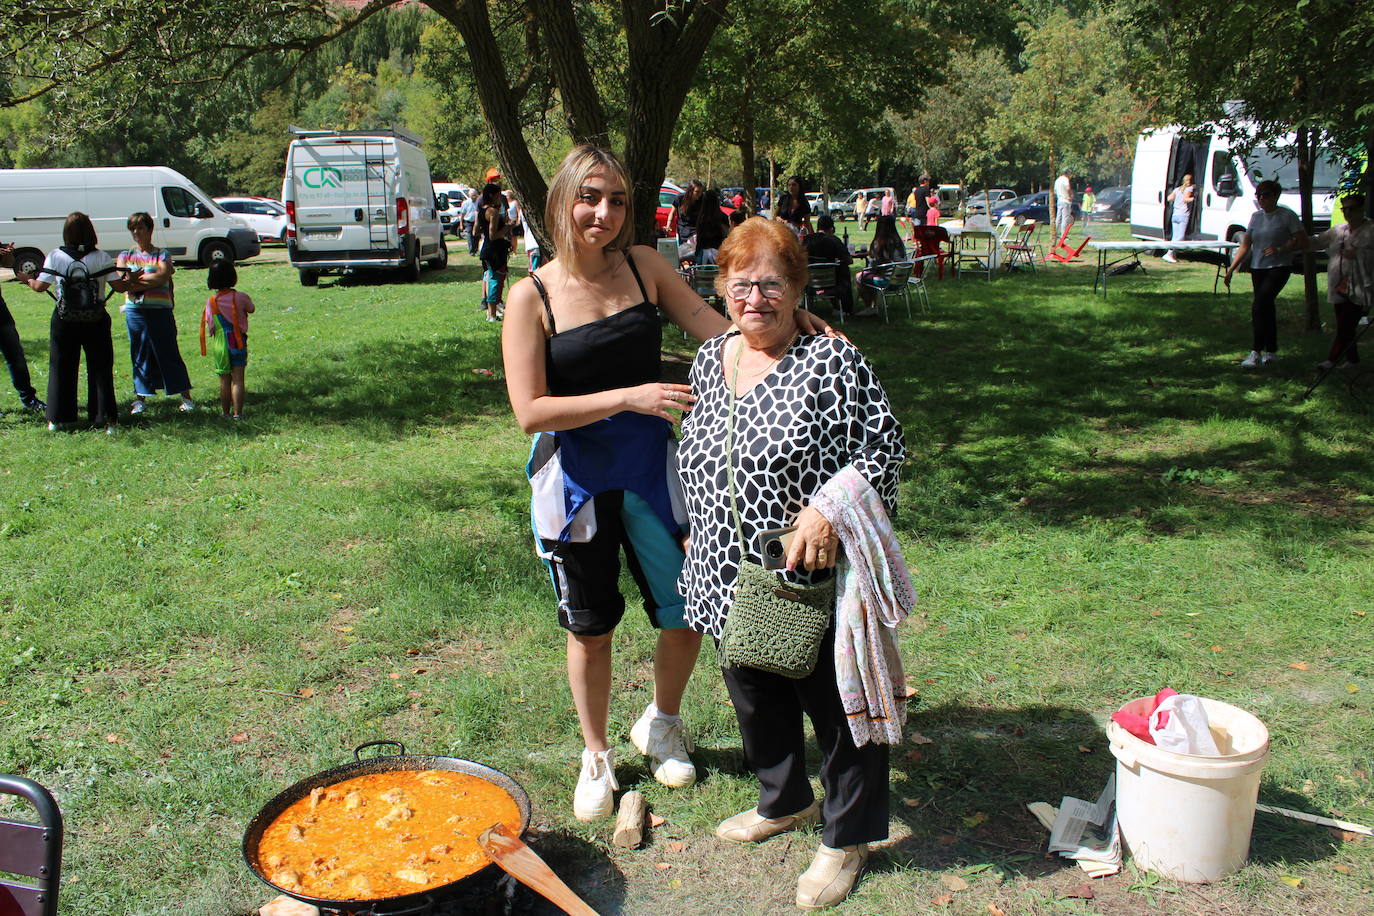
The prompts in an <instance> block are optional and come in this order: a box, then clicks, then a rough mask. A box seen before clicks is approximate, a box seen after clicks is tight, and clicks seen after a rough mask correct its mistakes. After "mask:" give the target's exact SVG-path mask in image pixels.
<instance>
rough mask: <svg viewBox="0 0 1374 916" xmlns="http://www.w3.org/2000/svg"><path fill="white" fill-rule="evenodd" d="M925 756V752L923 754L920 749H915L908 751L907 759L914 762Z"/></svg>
mask: <svg viewBox="0 0 1374 916" xmlns="http://www.w3.org/2000/svg"><path fill="white" fill-rule="evenodd" d="M924 756H925V754H922V753H921V752H920V751H918V750H915V749H913V750H909V751H907V752H906V759H907V760H910V761H912V762H913V763H914V762H916V761H917V760H920V759H921V758H922V757H924Z"/></svg>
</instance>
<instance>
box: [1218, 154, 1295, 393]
mask: <svg viewBox="0 0 1374 916" xmlns="http://www.w3.org/2000/svg"><path fill="white" fill-rule="evenodd" d="M1282 192H1283V187H1282V186H1281V185H1280V184H1279V183H1278V182H1277V181H1261V182H1260V183H1259V184H1257V185H1255V201H1256V202H1257V203H1258V204H1259V209H1258V210H1256V211H1255V215H1254V216H1252V217H1250V225H1249V226H1248V227H1246V230H1245V234H1244V235H1242V236H1241V237H1240V247H1239V248H1237V249H1236V256H1235V260H1233V261H1232V262H1231V266H1230V267H1228V268H1226V275H1225V277H1224V278H1223V279H1224V280H1225V282H1226V288H1227V289H1230V288H1231V275H1232V274H1234V273H1235V272H1236V268H1238V267H1240V265H1241V264H1243V263H1245V261H1246V260H1247V259H1248V260H1249V261H1250V282H1251V284H1253V286H1254V290H1255V298H1254V300H1253V301H1252V302H1251V304H1250V327H1251V330H1252V332H1253V336H1254V345H1253V347H1252V348H1251V350H1250V354H1249V355H1248V356H1246V357H1245V359H1243V360H1241V361H1240V364H1241V366H1242V368H1245V369H1253V368H1255V367H1256V366H1268V365H1270V364H1271V363H1273V362H1274V360H1276V359H1278V357H1279V325H1278V306H1277V300H1278V297H1279V293H1280V292H1282V291H1283V287H1284V285H1285V284H1287V283H1288V278H1289V277H1290V276H1291V275H1292V273H1293V252H1295V251H1302V250H1303V249H1305V248H1306V247H1307V233H1306V232H1304V231H1303V227H1302V220H1300V219H1298V214H1296V213H1294V212H1293V211H1292V210H1290V209H1288V208H1287V207H1280V206H1279V194H1281V193H1282Z"/></svg>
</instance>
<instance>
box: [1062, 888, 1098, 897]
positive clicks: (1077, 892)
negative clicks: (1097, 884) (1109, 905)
mask: <svg viewBox="0 0 1374 916" xmlns="http://www.w3.org/2000/svg"><path fill="white" fill-rule="evenodd" d="M1064 896H1065V897H1077V898H1078V899H1079V900H1091V899H1093V898H1094V897H1096V896H1097V895H1096V894H1095V893H1093V886H1092V885H1091V884H1080V885H1078V886H1077V887H1075V888H1074V889H1073V890H1071V891H1069V892H1068V893H1066V894H1065V895H1064Z"/></svg>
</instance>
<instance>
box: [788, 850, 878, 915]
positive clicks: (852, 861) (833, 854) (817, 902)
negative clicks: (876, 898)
mask: <svg viewBox="0 0 1374 916" xmlns="http://www.w3.org/2000/svg"><path fill="white" fill-rule="evenodd" d="M867 862H868V844H867V843H860V844H858V845H857V846H843V847H841V848H839V849H832V848H831V847H829V846H827V845H825V844H824V843H822V844H821V848H820V849H817V850H816V857H815V858H814V859H812V860H811V867H810V868H808V869H807V870H806V871H805V872H804V873H803V874H802V876H801V878H799V879H798V880H797V906H799V907H801V908H802V909H804V910H816V909H820V908H821V907H827V906H834V905H835V904H837V903H839V902H840V901H841V900H843V899H844V898H846V897H848V896H849V892H850V891H852V890H854V882H856V881H858V880H859V874H860V872H862V871H863V870H864V865H865V864H866V863H867Z"/></svg>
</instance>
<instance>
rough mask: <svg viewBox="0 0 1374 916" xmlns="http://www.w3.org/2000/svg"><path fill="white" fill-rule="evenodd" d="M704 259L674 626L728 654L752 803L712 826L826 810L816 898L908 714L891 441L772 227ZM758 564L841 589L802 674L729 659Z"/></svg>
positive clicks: (894, 434) (881, 814)
mask: <svg viewBox="0 0 1374 916" xmlns="http://www.w3.org/2000/svg"><path fill="white" fill-rule="evenodd" d="M717 264H718V265H719V267H720V270H721V278H722V279H721V280H719V281H718V288H719V290H720V292H721V293H722V294H723V295H724V296H725V298H726V301H727V305H728V308H729V312H730V318H731V319H733V321H734V327H732V328H731V329H730V330H728V331H726V332H725V333H723V334H721V335H720V336H718V337H714V338H712V339H710V340H708V341H706V342H705V343H704V344H703V345H702V347H701V349H700V351H699V352H698V353H697V357H696V361H695V362H694V363H693V366H692V372H691V384H692V388H693V391H694V392H695V393H696V396H697V402H696V404H695V406H694V407H693V408H692V411H691V413H690V414H688V415H687V416H686V417H685V418H684V421H683V439H682V445H681V448H680V450H679V453H678V460H679V473H680V476H681V478H682V482H683V487H684V491H685V495H686V498H687V512H688V519H689V522H690V526H691V539H690V542H689V546H688V552H687V560H686V563H685V564H684V566H683V571H682V577H681V580H680V582H681V588H682V591H683V594H684V595H685V597H686V615H687V620H688V622H689V623H690V624H691V625H692V626H693V627H694V628H696V629H698V630H701V631H702V632H704V633H709V634H710V635H711V636H713V637H715V638H716V639H717V640H718V641H719V642H718V647H719V648H720V650H721V652H723V653H726V657H725V658H724V659H723V661H722V671H723V673H724V676H725V683H726V686H727V688H728V690H729V692H730V697H731V699H732V701H733V703H734V707H735V715H736V717H737V718H738V721H739V727H740V735H741V738H742V740H743V744H744V752H745V756H746V758H747V760H748V763H749V766H750V768H751V769H753V771H754V773H755V774H756V775H757V777H758V780H759V801H758V805H757V806H756V807H755V808H753V809H751V810H749V811H745V812H742V813H740V814H737V815H735V816H734V817H731V818H728V819H727V820H725V821H724V822H723V823H721V825H720V826H719V827H718V828H717V830H716V835H717V836H718V837H720V838H721V839H723V840H726V841H727V842H737V843H745V842H758V841H761V840H765V839H768V838H769V837H772V836H776V835H777V834H780V833H782V832H784V831H787V830H791V829H793V828H796V827H798V826H801V825H803V824H806V823H810V822H812V821H814V820H815V819H816V818H817V816H818V815H822V816H823V817H824V820H825V829H824V833H823V834H822V842H821V846H820V848H819V850H818V851H817V853H816V856H815V859H814V860H813V862H812V863H811V867H810V868H809V869H808V870H807V871H806V873H805V874H803V875H802V876H801V879H800V881H799V882H798V884H797V897H796V901H797V905H798V906H802V907H822V906H830V905H832V904H834V903H837V902H838V901H840V900H842V899H844V898H845V897H846V896H847V895H848V894H849V892H850V890H851V889H852V888H853V886H854V882H855V880H856V879H857V878H858V875H859V873H860V871H862V869H863V866H864V863H865V862H866V860H867V858H868V844H869V843H870V842H874V841H878V840H882V839H885V838H886V837H887V829H888V805H887V797H888V789H887V767H888V748H887V744H889V743H892V742H894V741H897V740H900V738H901V722H902V721H903V718H904V714H905V710H904V708H903V707H902V700H901V698H900V696H899V694H901V693H902V691H901V690H899V689H896V687H897V685H898V684H899V683H900V679H901V663H900V660H899V659H898V657H897V655H896V648H895V639H894V634H893V629H892V628H893V627H895V625H896V623H897V622H898V621H900V619H901V618H902V617H903V616H905V613H906V611H907V610H908V609H909V608H910V606H911V604H912V603H913V602H914V597H913V596H912V594H911V590H910V581H909V580H908V579H907V577H906V573H905V570H904V568H903V567H902V563H901V554H900V548H899V547H897V546H896V544H895V541H894V540H893V539H892V537H891V528H890V525H889V524H888V521H887V512H888V511H889V510H890V509H891V507H892V505H893V503H894V501H895V499H896V495H897V475H898V469H899V468H900V466H901V464H902V459H903V455H904V454H905V448H904V446H903V443H902V431H901V427H900V426H899V425H898V423H897V420H896V418H895V417H894V416H893V414H892V410H891V408H890V407H889V405H888V402H887V397H886V395H885V394H884V393H883V389H882V386H881V385H879V383H878V380H877V379H876V378H875V377H874V375H873V370H872V368H871V367H870V366H869V365H868V363H867V362H866V361H865V360H864V358H863V357H862V356H861V355H860V354H859V352H858V351H857V350H856V349H855V348H854V347H853V346H852V345H851V344H849V342H847V341H845V340H842V339H836V338H829V337H819V336H812V335H809V334H806V333H805V332H803V331H802V330H801V329H800V328H799V327H798V325H797V322H796V315H797V303H798V301H799V299H800V298H801V295H802V292H803V290H804V288H805V286H806V255H805V253H804V252H803V250H802V247H801V244H800V243H799V242H798V241H797V239H796V237H795V236H794V235H793V233H792V231H791V230H790V229H789V228H788V227H787V225H786V224H785V223H781V222H769V221H765V220H762V219H749V220H745V222H744V224H743V225H741V226H739V227H738V228H736V229H735V230H734V231H733V232H732V233H731V234H730V237H729V238H728V239H726V241H725V244H724V245H722V246H721V249H720V253H719V256H718V259H717ZM856 517H857V519H858V522H857V524H856V523H855V518H856ZM786 528H793V529H794V531H793V532H792V534H791V538H790V542H788V543H787V546H786V547H782V546H781V544H779V543H776V542H774V541H773V539H774V538H775V537H776V531H777V530H778V529H786ZM856 538H857V540H856ZM860 542H864V543H860ZM842 544H843V551H842V549H841V548H842ZM851 546H853V548H854V550H852V551H851ZM770 547H771V549H770ZM875 547H876V550H875V549H874V548H875ZM766 553H771V554H773V555H774V556H775V557H776V559H777V560H778V561H779V562H778V564H777V565H780V566H785V567H786V568H785V569H784V570H781V577H780V578H777V577H776V574H774V573H771V572H766V571H763V570H760V569H759V565H760V564H761V565H767V564H766V563H764V562H763V559H764V557H763V555H764V554H766ZM784 554H785V556H784ZM837 561H839V567H838V569H837V565H836V564H837ZM860 571H862V572H863V575H859V573H860ZM758 572H763V575H764V576H765V577H769V576H774V577H775V578H774V579H773V581H772V585H770V586H765V588H766V590H776V592H777V593H778V594H782V595H784V596H787V595H796V594H798V593H799V592H802V591H806V592H810V593H812V594H813V595H814V593H815V590H816V588H818V587H823V586H824V584H825V583H826V582H827V580H828V581H830V582H831V583H835V584H837V585H838V611H837V610H836V609H835V607H834V599H831V601H830V602H828V603H825V604H821V605H819V607H820V608H821V609H820V611H819V612H818V613H817V614H816V615H815V616H814V617H813V618H812V619H813V622H814V621H815V619H816V618H819V626H818V627H817V628H816V631H815V633H814V639H813V641H811V644H810V646H809V647H808V648H809V650H810V651H813V652H815V653H816V655H815V658H816V660H815V663H814V667H813V668H812V669H811V670H810V671H809V673H808V672H807V671H805V670H804V669H803V670H791V671H790V673H787V674H783V673H777V672H776V671H774V670H771V669H764V668H760V667H757V666H756V665H753V663H750V664H748V665H746V664H734V663H733V660H732V657H731V655H730V653H731V652H732V651H734V650H733V649H732V643H731V638H732V637H731V631H732V628H733V627H737V624H736V621H737V620H738V617H737V615H740V616H741V617H742V616H743V615H742V614H741V612H740V606H742V605H743V603H744V602H742V601H741V600H740V599H741V596H742V594H743V592H742V591H741V589H742V587H743V586H742V583H744V582H745V579H746V575H745V574H746V573H748V576H749V577H754V576H755V575H756V574H757V573H758ZM837 579H838V582H837V583H836V580H837ZM765 581H767V580H766V579H765ZM875 581H876V582H879V583H882V584H880V585H879V587H878V588H876V589H874V588H872V587H871V586H872V584H873V583H874V582H875ZM832 587H833V586H832ZM794 590H795V591H794ZM787 613H791V612H790V611H789V612H787ZM798 613H801V612H800V609H798ZM779 629H780V630H781V629H789V628H788V627H781V628H779ZM722 636H724V639H723V641H722ZM769 638H770V639H771V638H772V637H771V635H770V637H769ZM765 641H767V640H765ZM894 678H895V680H894ZM803 712H805V713H806V714H807V715H808V716H809V717H810V719H811V722H812V725H813V726H814V728H815V732H816V739H817V743H818V744H819V745H820V748H821V769H820V779H821V785H822V786H823V787H824V790H825V799H824V801H823V802H820V803H818V802H817V801H816V800H815V797H814V795H813V793H812V790H811V784H810V782H809V780H808V778H807V772H806V743H805V736H804V733H803V726H802V713H803Z"/></svg>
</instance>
